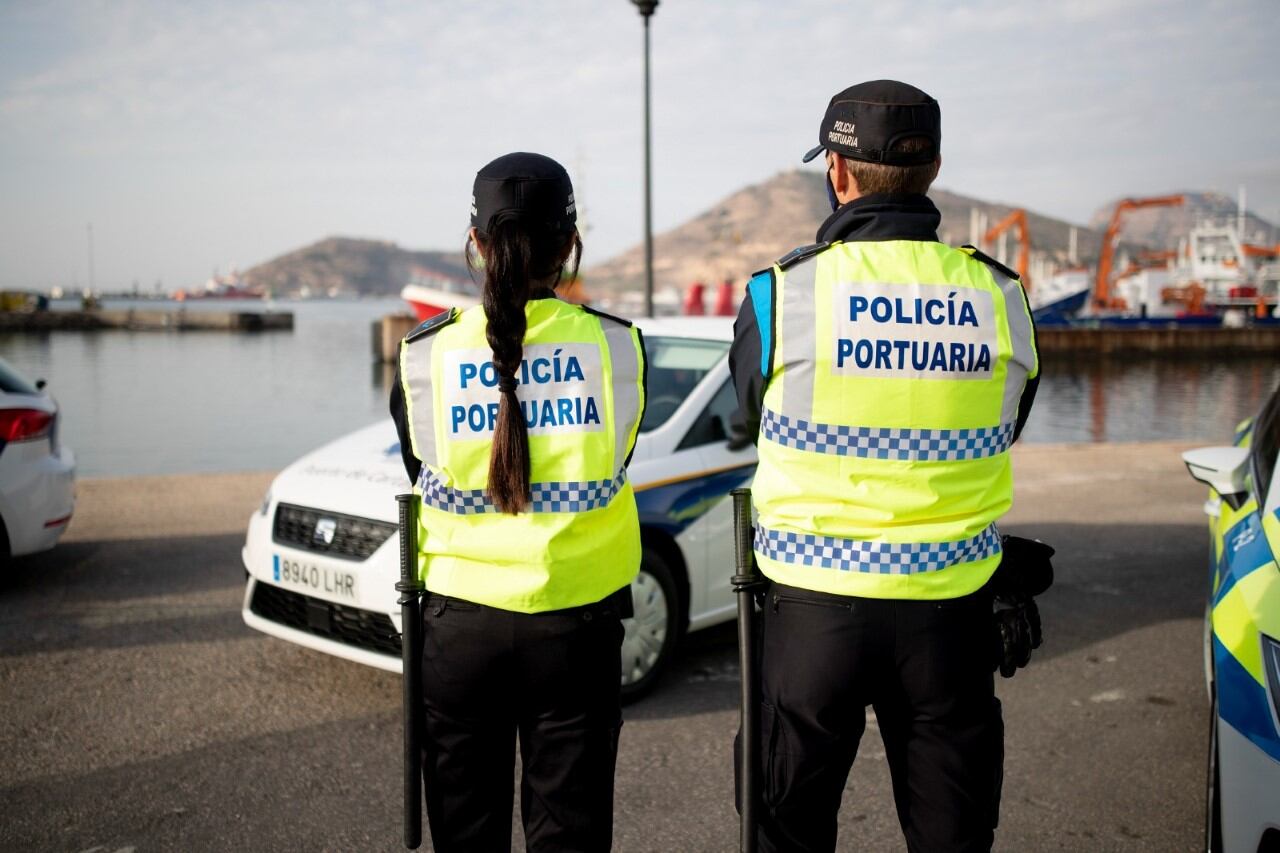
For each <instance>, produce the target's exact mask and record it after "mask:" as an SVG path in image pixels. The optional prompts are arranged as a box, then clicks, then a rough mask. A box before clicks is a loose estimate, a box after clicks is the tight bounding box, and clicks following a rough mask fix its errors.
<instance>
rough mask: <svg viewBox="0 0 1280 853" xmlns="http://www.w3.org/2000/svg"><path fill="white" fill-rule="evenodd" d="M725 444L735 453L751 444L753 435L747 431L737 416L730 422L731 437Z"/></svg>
mask: <svg viewBox="0 0 1280 853" xmlns="http://www.w3.org/2000/svg"><path fill="white" fill-rule="evenodd" d="M724 446H725V447H727V448H729V449H730V450H732V451H734V452H735V453H736V452H737V451H739V450H745V449H746V448H748V447H750V446H751V436H750V435H749V434H748V433H747V428H746V427H745V426H743V425H742V424H740V423H738V421H737V418H733V419H731V422H730V423H729V438H728V440H727V441H725V443H724Z"/></svg>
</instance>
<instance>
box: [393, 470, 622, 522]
mask: <svg viewBox="0 0 1280 853" xmlns="http://www.w3.org/2000/svg"><path fill="white" fill-rule="evenodd" d="M626 481H627V472H626V470H625V469H624V470H621V471H619V472H618V475H617V476H616V477H614V478H613V479H612V480H577V481H568V482H563V483H559V482H550V483H533V484H532V485H531V486H530V488H529V494H530V497H531V498H532V500H531V502H530V505H529V509H528V510H526V511H532V512H586V511H587V510H592V509H599V508H600V507H604V506H608V505H609V502H610V501H612V500H613V496H614V495H616V494H617V493H618V492H620V491H621V490H622V486H623V484H625V483H626ZM418 488H419V489H420V490H421V491H422V502H423V503H424V504H425V505H427V506H429V507H431V508H433V509H438V510H441V511H443V512H451V513H453V514H454V515H481V514H483V513H486V512H497V511H498V508H497V507H496V506H494V505H493V502H492V501H491V500H489V496H488V495H487V494H486V493H485V491H484V489H455V488H453V487H452V486H448V485H446V484H445V483H444V482H443V481H441V480H440V478H439V477H438V476H436V473H435V472H434V471H432V470H431V469H429V468H428V467H427V466H426V465H423V466H422V473H420V474H419V475H418Z"/></svg>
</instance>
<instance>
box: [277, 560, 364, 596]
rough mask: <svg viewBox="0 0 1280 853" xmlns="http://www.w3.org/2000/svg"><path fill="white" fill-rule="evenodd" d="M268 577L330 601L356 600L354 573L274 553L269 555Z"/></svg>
mask: <svg viewBox="0 0 1280 853" xmlns="http://www.w3.org/2000/svg"><path fill="white" fill-rule="evenodd" d="M271 579H272V580H273V581H274V582H275V583H278V584H279V585H280V586H285V587H290V588H292V589H297V590H301V591H302V592H306V593H312V594H317V595H320V596H323V597H324V598H328V599H330V600H334V601H355V600H356V575H355V572H348V571H343V570H341V569H335V568H332V567H330V566H318V565H316V564H315V563H307V562H303V561H301V560H289V559H286V558H285V557H281V556H280V555H278V554H277V555H276V556H275V557H273V558H272V565H271Z"/></svg>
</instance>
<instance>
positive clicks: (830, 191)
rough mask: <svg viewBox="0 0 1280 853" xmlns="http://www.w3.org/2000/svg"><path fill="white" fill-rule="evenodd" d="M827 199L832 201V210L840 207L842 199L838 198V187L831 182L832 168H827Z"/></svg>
mask: <svg viewBox="0 0 1280 853" xmlns="http://www.w3.org/2000/svg"><path fill="white" fill-rule="evenodd" d="M827 201H829V202H831V211H832V212H833V213H834V212H835V211H837V210H839V209H840V199H838V198H836V188H835V186H834V185H832V183H831V169H830V168H828V169H827Z"/></svg>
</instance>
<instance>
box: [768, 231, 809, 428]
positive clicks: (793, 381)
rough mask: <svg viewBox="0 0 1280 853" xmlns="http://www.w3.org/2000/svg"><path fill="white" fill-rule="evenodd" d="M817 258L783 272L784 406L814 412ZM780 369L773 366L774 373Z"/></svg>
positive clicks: (792, 409)
mask: <svg viewBox="0 0 1280 853" xmlns="http://www.w3.org/2000/svg"><path fill="white" fill-rule="evenodd" d="M818 257H820V256H814V257H812V258H809V259H808V260H805V261H801V262H800V263H798V264H796V265H795V266H794V267H792V268H791V269H789V270H786V271H784V272H783V275H782V329H781V332H782V353H781V355H782V364H781V367H782V371H783V375H782V408H783V409H784V410H785V411H788V412H812V411H813V358H814V353H816V352H817V344H816V343H815V342H814V330H815V329H816V325H815V320H814V314H813V311H814V308H813V304H814V296H815V294H814V283H815V282H816V281H817V275H818ZM777 370H778V368H777V367H774V372H775V373H776V372H777Z"/></svg>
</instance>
